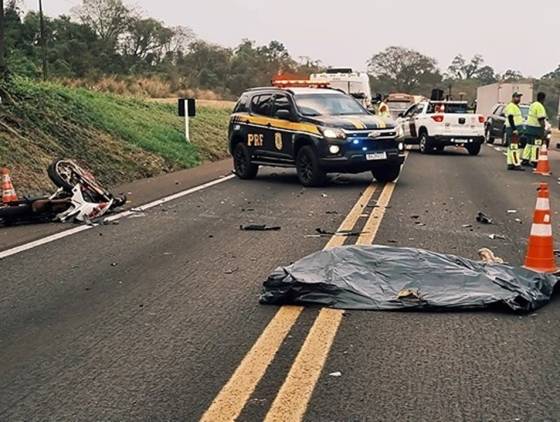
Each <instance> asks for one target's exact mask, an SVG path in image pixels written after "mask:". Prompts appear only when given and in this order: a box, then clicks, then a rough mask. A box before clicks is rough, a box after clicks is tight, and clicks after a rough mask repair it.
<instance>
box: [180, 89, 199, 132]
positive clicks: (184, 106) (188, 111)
mask: <svg viewBox="0 0 560 422" xmlns="http://www.w3.org/2000/svg"><path fill="white" fill-rule="evenodd" d="M178 108H179V117H184V118H185V139H186V140H187V143H190V142H191V135H190V125H189V119H190V118H191V117H195V116H196V100H195V99H194V98H179V101H178Z"/></svg>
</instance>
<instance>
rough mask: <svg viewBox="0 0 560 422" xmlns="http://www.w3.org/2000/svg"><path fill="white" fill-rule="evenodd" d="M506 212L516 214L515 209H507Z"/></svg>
mask: <svg viewBox="0 0 560 422" xmlns="http://www.w3.org/2000/svg"><path fill="white" fill-rule="evenodd" d="M507 213H508V214H517V210H507Z"/></svg>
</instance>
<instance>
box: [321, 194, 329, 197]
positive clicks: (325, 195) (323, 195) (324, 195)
mask: <svg viewBox="0 0 560 422" xmlns="http://www.w3.org/2000/svg"><path fill="white" fill-rule="evenodd" d="M321 197H323V198H328V197H329V196H328V195H327V194H326V193H322V194H321Z"/></svg>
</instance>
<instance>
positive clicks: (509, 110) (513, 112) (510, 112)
mask: <svg viewBox="0 0 560 422" xmlns="http://www.w3.org/2000/svg"><path fill="white" fill-rule="evenodd" d="M504 114H505V115H506V127H510V124H509V116H513V123H514V124H515V126H520V125H522V124H523V114H521V109H520V108H519V106H518V105H517V104H514V103H509V104H508V105H507V106H506V108H505V109H504Z"/></svg>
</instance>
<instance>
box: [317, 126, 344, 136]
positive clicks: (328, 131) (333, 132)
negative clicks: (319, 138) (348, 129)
mask: <svg viewBox="0 0 560 422" xmlns="http://www.w3.org/2000/svg"><path fill="white" fill-rule="evenodd" d="M321 132H323V136H324V137H325V138H329V139H346V133H344V131H343V130H342V129H335V128H324V129H321Z"/></svg>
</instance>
